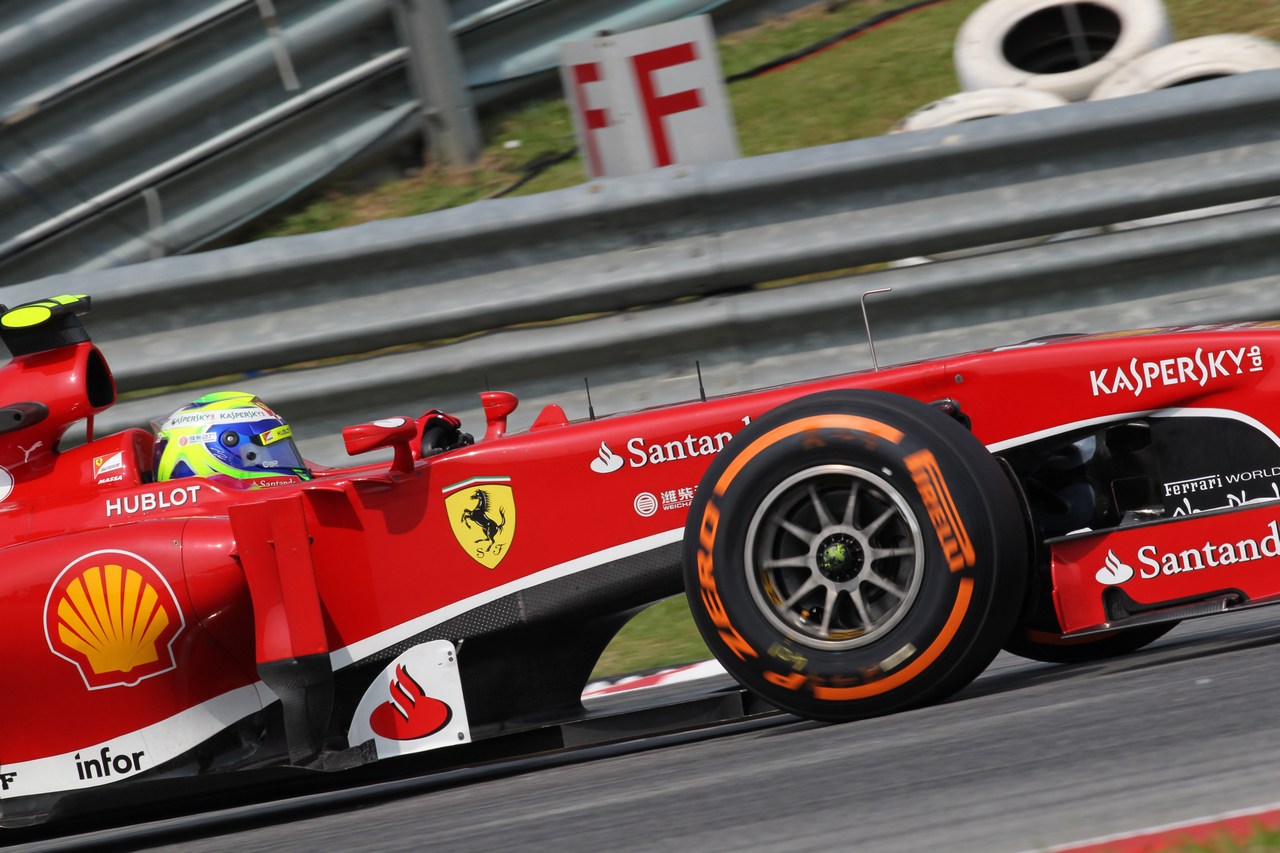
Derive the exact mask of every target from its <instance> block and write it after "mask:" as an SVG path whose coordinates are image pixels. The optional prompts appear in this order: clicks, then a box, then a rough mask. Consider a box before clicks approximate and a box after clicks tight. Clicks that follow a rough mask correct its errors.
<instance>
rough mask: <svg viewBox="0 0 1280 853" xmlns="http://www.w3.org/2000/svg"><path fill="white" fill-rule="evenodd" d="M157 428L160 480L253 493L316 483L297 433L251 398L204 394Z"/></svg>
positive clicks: (229, 393) (242, 394)
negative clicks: (217, 484) (210, 483)
mask: <svg viewBox="0 0 1280 853" xmlns="http://www.w3.org/2000/svg"><path fill="white" fill-rule="evenodd" d="M153 426H154V428H155V433H156V444H155V472H156V480H159V481H164V480H176V479H178V478H180V477H207V478H210V479H213V480H215V481H222V482H224V483H226V484H227V485H235V486H240V487H242V488H251V489H252V488H260V487H263V486H280V485H285V484H287V483H296V482H298V481H300V480H310V479H312V474H311V472H310V471H309V470H308V469H307V463H306V462H305V461H304V460H303V458H302V456H301V454H299V453H298V448H297V447H296V446H295V445H294V443H293V430H292V429H291V428H290V427H289V425H288V424H287V423H285V421H284V419H283V418H281V417H280V416H279V415H277V414H276V413H275V412H273V411H271V409H269V408H267V406H266V405H265V404H264V403H263V402H262V401H261V400H259V399H258V398H257V397H255V396H254V395H252V394H248V393H245V392H243V391H219V392H217V393H214V394H206V395H205V396H203V397H201V398H200V399H199V400H196V401H195V402H193V403H190V404H188V405H186V406H183V407H182V408H181V409H178V410H177V411H176V412H174V413H173V414H171V415H169V417H168V418H165V419H163V420H158V421H156V422H154V423H153Z"/></svg>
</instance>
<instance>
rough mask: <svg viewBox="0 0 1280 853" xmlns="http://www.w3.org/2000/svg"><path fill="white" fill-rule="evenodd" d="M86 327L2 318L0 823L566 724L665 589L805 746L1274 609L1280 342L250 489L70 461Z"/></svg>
mask: <svg viewBox="0 0 1280 853" xmlns="http://www.w3.org/2000/svg"><path fill="white" fill-rule="evenodd" d="M87 309H88V300H87V299H85V298H82V297H58V298H55V299H51V300H48V301H46V302H41V303H31V304H28V305H24V306H19V307H17V308H15V309H13V310H10V311H7V312H5V313H3V316H2V318H0V333H2V334H3V340H4V342H5V344H6V346H7V347H8V349H9V350H10V352H11V353H12V354H13V357H12V360H11V361H9V362H8V363H7V365H6V366H4V367H3V368H0V567H3V571H2V572H0V638H2V642H0V647H2V648H3V649H4V654H3V656H0V683H2V684H3V685H4V686H5V694H6V699H7V701H6V703H5V713H4V715H3V719H2V722H0V822H2V823H3V824H4V825H6V826H16V825H21V824H24V823H30V822H36V821H40V820H44V819H47V818H48V817H49V816H50V815H55V814H58V813H60V812H62V811H63V810H64V809H67V808H70V807H72V806H74V805H75V804H77V803H82V802H88V801H92V800H93V798H94V797H95V796H98V795H100V794H103V793H105V790H104V789H110V790H111V791H113V792H117V793H118V792H119V791H120V790H121V789H128V788H129V787H130V786H138V787H142V783H144V782H146V781H148V780H167V779H172V778H175V777H200V778H207V777H211V776H218V775H223V776H225V774H227V773H228V772H230V771H236V770H240V769H249V768H263V767H271V766H290V767H296V768H316V769H333V768H342V767H351V766H355V765H361V764H367V763H370V762H374V761H377V760H380V759H388V758H393V757H396V756H403V755H407V754H411V753H419V752H423V751H427V750H447V749H449V748H453V747H455V746H456V745H458V744H466V743H468V742H472V741H480V740H482V739H485V738H492V737H495V736H498V735H501V734H503V733H509V732H513V731H519V730H521V729H523V728H527V727H531V726H536V725H542V724H545V723H546V722H547V721H554V720H569V719H574V718H575V717H578V716H580V715H582V714H583V707H582V704H581V700H580V697H581V693H582V690H583V686H584V684H585V683H586V681H587V678H588V676H589V674H590V672H591V670H592V667H593V665H594V663H595V662H596V660H597V658H598V656H599V654H600V652H601V650H602V649H603V648H604V647H605V645H606V644H607V643H608V642H609V640H610V639H611V638H612V637H613V636H614V634H615V632H616V631H617V630H618V628H619V627H620V626H621V625H622V624H623V623H624V622H625V621H626V620H627V619H629V618H630V617H631V616H632V615H634V614H635V613H636V612H638V611H639V610H640V609H642V608H643V607H645V606H646V605H648V604H650V603H652V602H654V601H656V600H658V599H661V598H663V597H666V596H670V595H673V594H677V593H679V592H681V591H682V590H683V591H684V592H685V594H686V595H687V596H688V601H689V603H690V605H691V607H692V609H693V613H694V617H695V620H696V622H697V624H698V627H699V629H700V630H701V632H702V634H703V636H704V637H705V639H706V641H707V644H708V645H709V647H710V649H711V651H712V652H713V653H714V654H715V656H716V657H717V658H718V659H719V660H720V661H721V662H722V663H723V664H724V666H725V668H726V669H727V670H728V671H729V672H730V673H731V674H732V675H733V676H734V677H736V678H737V679H738V680H739V681H740V682H741V683H742V685H744V686H745V687H746V688H747V689H749V690H750V691H751V692H752V693H753V694H755V695H756V696H758V697H761V698H762V699H763V700H765V701H766V702H767V703H770V704H771V705H773V706H776V707H777V708H780V709H783V710H785V711H789V712H792V713H794V714H797V715H800V716H803V717H808V718H813V719H818V720H830V721H843V720H853V719H857V718H862V717H866V716H870V715H878V714H885V713H889V712H892V711H895V710H899V709H903V708H907V707H911V706H918V705H920V704H923V703H928V702H935V701H938V700H941V699H943V698H944V697H947V696H949V695H951V694H952V693H954V692H955V691H957V690H959V689H960V688H962V687H963V686H965V685H966V684H967V683H969V682H970V681H971V680H972V679H973V678H975V677H976V676H977V675H978V674H979V673H980V672H981V671H982V670H983V669H984V668H985V667H986V666H987V665H988V664H989V663H990V661H991V660H992V658H993V657H994V656H995V654H996V653H997V652H998V650H1000V649H1001V648H1002V647H1003V648H1005V649H1008V650H1010V651H1012V652H1015V653H1017V654H1019V655H1024V656H1027V657H1030V658H1034V659H1039V660H1045V661H1083V660H1090V659H1093V658H1098V657H1103V656H1108V655H1115V654H1121V653H1125V652H1129V651H1132V650H1135V649H1138V648H1140V647H1141V646H1143V645H1145V644H1147V643H1150V642H1151V641H1153V640H1154V639H1156V638H1157V637H1159V636H1161V635H1162V634H1163V633H1164V632H1166V631H1167V630H1168V629H1169V628H1170V627H1172V626H1173V625H1174V624H1175V623H1176V622H1177V621H1178V620H1180V619H1185V618H1188V617H1193V616H1202V615H1206V614H1210V613H1218V612H1223V611H1229V610H1232V609H1236V608H1241V607H1246V606H1251V605H1259V604H1267V603H1274V602H1275V601H1276V600H1277V594H1280V503H1277V500H1280V435H1277V430H1280V407H1277V405H1276V402H1275V401H1276V400H1277V399H1280V373H1278V372H1277V363H1276V356H1277V353H1278V352H1280V324H1275V323H1239V324H1234V325H1222V326H1199V327H1190V328H1176V329H1165V330H1140V331H1132V332H1124V333H1111V334H1102V335H1069V336H1059V337H1054V338H1052V339H1043V340H1035V341H1030V342H1026V343H1021V344H1017V345H1013V346H1008V347H1003V348H999V349H995V350H991V351H984V352H977V353H971V354H964V355H956V356H949V357H945V358H939V359H935V360H930V361H923V362H919V363H912V364H904V365H899V366H894V367H890V368H886V369H880V370H872V371H862V372H856V373H849V374H846V375H840V376H832V377H827V378H822V379H817V380H814V381H809V382H801V383H796V384H791V385H786V386H781V387H774V388H769V389H764V390H757V391H751V392H747V393H737V394H732V395H726V396H718V397H711V398H706V399H701V400H695V401H693V402H689V403H685V404H681V405H673V406H666V407H662V408H654V409H649V410H643V411H636V412H632V413H627V414H620V415H611V416H607V417H600V418H592V419H586V420H570V419H569V418H568V417H567V416H566V414H565V413H564V412H563V411H562V410H561V409H560V408H559V407H558V406H555V405H551V406H548V407H547V408H545V409H544V410H543V411H542V412H541V413H540V414H538V415H537V417H536V419H535V420H533V422H532V426H531V427H530V428H529V429H527V430H525V431H522V432H518V433H517V432H509V431H508V430H507V420H508V416H509V415H510V414H511V412H512V411H513V410H514V409H515V407H516V404H517V401H516V398H515V397H514V396H513V395H511V394H508V393H503V392H486V393H484V394H482V395H481V396H482V400H483V403H484V410H485V416H486V421H487V422H486V424H485V425H484V434H483V437H482V438H481V439H480V440H478V441H476V442H474V443H473V444H468V443H465V442H463V441H461V440H459V439H460V434H459V433H458V431H457V430H456V429H455V430H452V432H451V431H450V429H449V425H448V424H445V425H444V428H443V429H441V428H440V427H441V425H440V419H439V418H438V417H436V416H434V415H432V414H431V413H428V414H426V415H423V416H420V417H416V418H415V417H409V416H405V415H402V414H395V413H392V416H389V417H387V418H385V419H382V420H378V421H374V422H372V423H365V424H359V425H355V426H352V427H349V428H347V429H346V430H344V440H345V444H346V447H347V449H348V451H349V452H350V453H352V454H361V453H364V452H366V451H372V450H383V451H389V453H384V454H383V455H384V456H386V455H389V456H391V460H390V461H389V462H376V463H373V464H360V465H353V466H352V467H345V468H332V469H322V468H315V469H313V470H312V471H311V476H310V478H309V479H301V478H299V479H297V480H296V481H295V482H292V483H290V484H287V485H281V486H275V487H273V488H242V487H237V486H235V485H234V484H227V483H226V482H222V481H219V480H216V479H210V478H203V477H186V478H180V479H168V480H164V479H158V478H157V477H156V476H155V466H154V462H153V458H154V453H153V450H154V448H153V443H154V441H155V439H154V437H153V434H152V433H151V432H150V431H147V430H144V429H128V430H125V431H123V432H120V433H118V434H113V435H97V434H95V433H94V430H93V420H94V416H95V415H97V414H99V413H101V412H103V411H104V410H106V409H107V408H108V407H109V406H111V405H112V403H113V402H114V401H115V399H116V389H115V384H114V381H113V378H112V375H111V372H110V370H109V368H108V365H107V362H106V360H105V358H104V356H103V354H102V352H101V351H100V350H99V349H98V348H97V347H96V346H95V345H94V344H93V343H92V342H91V341H90V339H89V336H88V334H87V332H86V331H85V329H84V326H83V325H82V323H81V321H80V319H79V317H80V316H81V315H83V314H84V313H85V312H86V311H87ZM72 427H75V428H76V429H75V431H74V432H70V431H71V429H72ZM81 438H83V441H82V443H79V444H77V445H75V446H71V445H72V444H73V442H74V441H76V440H80V439H81ZM192 440H194V441H198V440H200V438H199V437H198V436H197V437H196V438H193V439H192Z"/></svg>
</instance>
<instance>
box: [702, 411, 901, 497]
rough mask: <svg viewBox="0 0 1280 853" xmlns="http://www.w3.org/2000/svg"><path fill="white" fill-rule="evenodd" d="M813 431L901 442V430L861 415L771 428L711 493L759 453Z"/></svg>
mask: <svg viewBox="0 0 1280 853" xmlns="http://www.w3.org/2000/svg"><path fill="white" fill-rule="evenodd" d="M817 429H854V430H858V431H859V432H867V433H871V434H872V435H875V436H879V437H880V438H883V439H884V440H885V441H890V442H893V443H894V444H899V443H901V441H902V438H903V433H902V430H898V429H894V428H893V427H891V426H889V425H888V424H882V423H880V421H876V420H872V419H871V418H864V417H862V416H861V415H813V416H811V417H807V418H800V419H799V420H795V421H791V422H790V423H786V424H783V425H782V426H780V427H775V428H774V429H771V430H769V431H768V432H766V433H765V434H764V435H762V436H760V437H759V438H757V439H756V440H755V441H753V442H751V444H749V445H748V446H747V448H746V449H745V450H743V451H742V453H740V454H738V456H737V458H736V459H734V460H733V461H732V462H730V463H729V467H728V468H726V469H725V472H724V473H723V474H721V475H720V479H719V480H717V481H716V488H715V493H716V494H717V495H723V494H724V490H725V489H727V488H728V487H729V483H730V482H732V480H733V478H734V477H736V476H738V472H739V471H741V470H742V468H743V466H744V465H746V464H747V463H748V462H750V461H751V460H752V459H754V458H755V457H756V456H757V455H759V453H760V451H762V450H764V449H765V448H766V447H769V446H770V445H772V444H774V443H775V442H778V441H781V440H782V439H784V438H787V437H788V436H792V435H795V434H796V433H798V432H807V431H809V430H817Z"/></svg>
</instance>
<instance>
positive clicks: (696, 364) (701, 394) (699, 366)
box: [693, 360, 707, 403]
mask: <svg viewBox="0 0 1280 853" xmlns="http://www.w3.org/2000/svg"><path fill="white" fill-rule="evenodd" d="M693 366H694V368H695V369H696V370H697V371H698V396H699V397H700V398H701V399H702V402H704V403H705V402H707V389H706V387H705V386H704V385H703V384H702V362H700V361H697V360H695V361H694V362H693Z"/></svg>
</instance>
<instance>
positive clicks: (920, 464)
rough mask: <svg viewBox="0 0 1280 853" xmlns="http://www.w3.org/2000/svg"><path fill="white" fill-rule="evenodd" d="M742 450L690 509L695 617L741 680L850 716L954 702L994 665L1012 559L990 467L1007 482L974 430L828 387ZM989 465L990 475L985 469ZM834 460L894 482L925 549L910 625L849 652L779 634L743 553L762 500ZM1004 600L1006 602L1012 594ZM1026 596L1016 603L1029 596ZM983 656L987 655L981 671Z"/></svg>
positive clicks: (785, 702) (750, 435)
mask: <svg viewBox="0 0 1280 853" xmlns="http://www.w3.org/2000/svg"><path fill="white" fill-rule="evenodd" d="M906 404H909V405H906ZM935 416H936V417H935ZM975 447H976V450H975ZM958 448H963V449H958ZM729 449H730V448H727V450H729ZM731 449H732V452H726V453H721V454H720V457H719V458H718V459H717V460H716V463H715V464H714V465H713V466H712V468H711V469H710V470H709V471H708V473H707V476H706V477H705V478H704V480H703V487H702V488H700V489H699V491H698V493H697V496H696V498H695V501H694V504H693V505H692V507H691V509H690V515H689V524H688V527H687V528H686V545H685V548H686V555H685V557H686V560H685V562H686V571H687V572H688V573H689V577H687V581H688V583H687V588H688V592H689V596H690V603H691V605H692V610H693V612H694V614H695V620H696V621H697V622H698V624H699V628H700V630H701V631H702V632H703V635H704V637H705V638H706V639H707V641H708V644H709V645H710V646H711V647H712V650H713V651H714V652H715V653H716V655H717V657H718V658H720V660H721V662H722V663H723V664H724V665H725V667H726V669H728V670H729V671H730V672H731V673H732V674H734V675H735V676H737V677H738V678H739V680H741V681H743V682H744V683H746V684H747V685H748V686H750V687H752V688H753V689H754V690H756V691H757V692H758V693H761V694H762V695H764V696H765V698H767V699H769V700H770V701H773V702H774V703H775V704H777V705H779V707H782V708H784V709H785V710H790V711H792V712H795V713H800V714H802V715H804V716H808V717H813V718H818V719H845V718H848V717H849V716H868V715H873V714H877V713H886V712H888V711H890V710H893V709H896V708H898V707H903V706H906V705H911V704H916V703H919V702H923V701H928V700H929V699H931V698H936V697H937V696H940V695H944V694H945V693H948V692H951V690H954V689H958V686H962V684H960V685H957V684H956V683H955V682H956V681H957V680H961V681H962V682H964V683H967V681H968V680H969V679H970V678H972V677H973V676H974V675H976V674H977V671H978V670H980V669H981V668H982V667H984V666H985V665H986V663H988V662H989V660H990V656H991V655H994V653H995V648H997V647H998V641H997V642H996V643H995V646H994V647H992V648H990V649H988V648H986V647H987V646H992V644H991V642H990V641H989V639H987V635H989V634H991V631H992V629H991V624H990V621H991V619H992V611H993V608H994V607H995V605H996V604H997V603H998V602H997V598H998V597H997V594H996V593H997V589H996V586H997V580H998V578H997V575H998V574H999V572H998V567H997V562H998V561H999V560H1000V559H1007V555H1002V554H999V553H998V551H999V550H1001V549H1000V548H999V547H998V546H997V542H996V538H997V537H996V536H995V533H994V529H993V525H992V524H991V521H990V518H991V515H992V512H993V508H992V506H991V501H990V500H989V496H988V495H986V494H984V487H989V485H990V479H991V477H992V476H993V472H994V476H996V477H1002V476H1003V475H1002V474H1001V473H1000V471H999V469H998V466H997V463H995V461H994V459H992V458H991V457H990V456H988V455H986V451H985V449H983V448H982V447H981V445H980V444H978V443H977V441H976V439H974V438H973V437H972V436H971V435H970V434H969V433H968V432H967V431H966V430H965V429H964V428H963V427H961V426H960V425H959V424H957V423H955V422H954V421H952V420H951V419H950V418H948V417H947V416H946V415H943V414H942V413H940V412H936V411H934V410H932V409H930V408H929V407H927V406H924V405H923V404H920V403H915V402H914V401H909V400H905V399H904V398H897V397H895V396H894V395H887V394H882V393H880V392H846V393H843V394H841V393H827V394H821V395H817V396H815V397H812V398H805V399H802V400H798V401H795V402H794V403H792V404H789V405H787V406H784V407H781V408H780V409H778V410H776V411H775V412H773V413H771V414H770V415H767V416H766V417H765V418H762V419H760V420H759V421H757V422H756V423H754V424H752V425H751V427H749V428H748V429H747V430H744V431H743V433H741V434H740V435H739V436H738V437H737V438H736V439H735V443H734V445H732V446H731ZM977 451H980V452H981V455H979V453H978V452H977ZM984 457H985V459H984ZM984 461H985V462H989V463H990V467H989V468H988V469H986V470H975V468H976V469H983V468H984V467H985V466H984V465H983V464H982V463H983V462H984ZM826 464H838V465H846V466H852V467H853V468H860V469H863V470H865V471H869V472H871V473H873V474H875V475H876V476H877V477H879V478H881V479H883V480H884V481H885V482H886V483H888V484H889V486H890V487H891V488H892V489H894V490H895V491H896V492H897V493H898V495H900V496H901V498H902V500H903V501H904V502H905V504H906V506H907V507H908V508H909V510H910V512H911V514H912V515H913V516H914V518H915V523H916V525H917V526H918V528H919V537H920V542H921V544H922V546H923V550H924V558H923V565H922V567H921V569H920V571H922V572H923V575H922V577H921V580H920V585H919V588H918V589H917V591H916V593H915V597H914V598H913V599H912V600H911V602H910V605H909V608H908V610H907V612H906V613H905V614H904V615H903V616H902V618H901V620H900V621H899V622H898V623H897V624H895V625H893V626H892V627H891V628H889V629H888V630H887V631H886V632H885V633H884V634H883V635H882V636H879V637H876V638H875V639H874V640H873V641H871V642H869V643H867V644H866V645H863V646H858V647H855V648H851V649H843V650H834V649H823V648H816V647H815V646H814V645H811V644H809V643H803V642H800V641H797V640H795V639H794V638H791V637H789V636H787V635H785V634H783V633H782V632H780V631H779V630H778V629H777V627H776V626H774V625H773V624H772V623H771V622H770V621H769V619H768V618H767V617H766V616H765V615H764V614H763V613H762V612H761V609H760V606H759V605H758V604H757V603H756V600H755V598H754V597H753V595H752V592H751V588H750V584H752V583H753V582H754V581H753V580H752V579H750V578H749V577H748V574H747V569H746V561H745V559H744V555H745V553H746V551H745V549H746V548H748V547H749V543H748V542H747V538H748V527H749V524H750V520H751V518H752V516H753V514H754V512H755V508H756V507H757V506H758V505H759V504H760V502H761V500H762V499H763V497H764V496H765V495H767V494H769V493H770V492H771V491H772V490H773V489H774V488H775V487H776V486H777V485H778V484H780V483H782V482H783V481H784V480H786V479H787V478H788V477H790V476H791V475H793V474H795V473H798V472H801V471H804V470H808V469H811V468H814V467H817V466H820V465H826ZM935 522H937V523H935ZM956 528H958V530H957V529H956ZM944 542H945V543H946V544H947V548H946V550H944ZM966 546H967V547H966ZM969 553H971V554H972V557H967V556H966V554H969ZM1006 586H1007V584H1006ZM1001 592H1004V593H1006V595H1005V596H1004V597H1002V598H1000V601H999V603H1001V604H1003V603H1004V599H1005V598H1007V593H1008V592H1009V590H1001ZM1016 595H1017V596H1018V598H1017V599H1014V601H1015V602H1016V601H1017V600H1020V597H1021V588H1018V589H1017V591H1016ZM1007 609H1009V610H1011V611H1016V605H1015V606H1014V607H1011V608H1007ZM1000 639H1003V636H1002V637H1001V638H1000ZM977 646H982V648H976V647H977ZM975 655H976V656H978V657H982V658H985V659H983V660H981V662H980V663H978V664H977V665H976V669H975V668H974V667H975V664H974V660H973V657H974V656H975ZM969 670H973V671H972V672H969Z"/></svg>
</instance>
